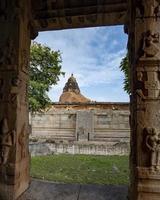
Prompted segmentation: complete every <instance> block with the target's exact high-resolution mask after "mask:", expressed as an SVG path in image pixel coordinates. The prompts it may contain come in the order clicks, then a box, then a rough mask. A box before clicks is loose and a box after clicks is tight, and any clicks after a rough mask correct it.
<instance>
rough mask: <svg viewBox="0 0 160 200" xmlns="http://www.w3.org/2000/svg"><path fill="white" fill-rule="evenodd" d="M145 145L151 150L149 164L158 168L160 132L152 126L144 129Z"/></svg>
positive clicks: (159, 167)
mask: <svg viewBox="0 0 160 200" xmlns="http://www.w3.org/2000/svg"><path fill="white" fill-rule="evenodd" d="M145 131H146V133H147V136H146V141H145V143H146V146H147V148H148V149H149V151H150V152H151V157H150V166H151V168H156V169H160V134H159V133H157V132H156V130H155V129H154V128H151V127H148V128H146V129H145Z"/></svg>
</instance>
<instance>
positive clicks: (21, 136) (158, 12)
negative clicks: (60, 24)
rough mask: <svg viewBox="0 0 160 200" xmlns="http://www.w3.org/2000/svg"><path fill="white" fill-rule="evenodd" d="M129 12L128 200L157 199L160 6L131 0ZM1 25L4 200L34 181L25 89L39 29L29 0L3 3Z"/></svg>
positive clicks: (152, 0)
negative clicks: (33, 41)
mask: <svg viewBox="0 0 160 200" xmlns="http://www.w3.org/2000/svg"><path fill="white" fill-rule="evenodd" d="M127 10H128V13H127V17H126V23H125V24H126V28H125V31H126V32H127V33H128V36H129V42H128V49H129V61H130V69H131V70H130V71H131V73H130V75H131V90H132V95H131V101H130V103H131V109H130V110H131V119H130V123H131V155H130V174H131V175H130V180H131V184H130V190H129V199H130V200H159V199H160V125H159V124H160V2H159V0H148V1H145V0H128V4H127ZM93 19H94V18H92V20H93ZM118 23H119V22H118V20H117V24H118ZM0 24H1V30H0V36H1V37H0V47H1V48H0V101H1V104H0V111H1V112H0V130H1V131H0V163H1V164H0V174H1V176H0V199H1V200H15V199H17V198H18V197H19V196H20V195H21V194H22V193H23V192H24V191H25V190H26V189H27V188H28V186H29V181H30V178H29V160H30V156H29V151H28V146H29V145H28V135H29V131H28V130H29V127H28V103H27V98H26V96H27V90H26V88H27V81H28V64H29V49H30V41H31V39H33V38H34V37H35V36H36V32H37V31H39V30H35V24H34V20H33V15H32V12H31V4H30V1H29V0H13V1H10V2H9V1H8V0H6V1H2V0H1V1H0ZM108 24H109V23H108ZM42 25H44V24H43V23H42ZM106 25H107V24H106ZM45 26H46V24H45ZM82 26H83V25H82ZM84 26H85V25H84ZM70 27H72V25H70ZM44 29H45V28H44Z"/></svg>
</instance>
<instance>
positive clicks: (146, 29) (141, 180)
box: [128, 0, 160, 200]
mask: <svg viewBox="0 0 160 200" xmlns="http://www.w3.org/2000/svg"><path fill="white" fill-rule="evenodd" d="M129 2H130V4H129V5H130V7H129V9H130V14H131V15H130V23H129V45H128V46H129V52H130V64H131V74H132V76H131V77H132V81H131V83H132V98H131V105H132V107H131V127H132V128H131V129H132V133H131V159H130V161H131V165H130V166H131V187H130V188H131V190H130V191H131V193H130V199H131V200H132V199H133V200H135V199H138V200H142V199H147V200H151V199H152V200H153V199H154V200H158V199H160V163H159V160H160V148H159V144H160V138H159V133H160V124H159V110H160V103H159V99H160V78H159V74H160V68H159V66H160V39H159V35H160V31H159V30H160V29H159V28H160V18H159V6H160V2H159V1H158V0H148V1H135V0H130V1H129ZM133 8H135V9H133ZM137 170H138V173H137Z"/></svg>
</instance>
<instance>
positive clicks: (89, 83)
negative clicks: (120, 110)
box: [36, 26, 129, 102]
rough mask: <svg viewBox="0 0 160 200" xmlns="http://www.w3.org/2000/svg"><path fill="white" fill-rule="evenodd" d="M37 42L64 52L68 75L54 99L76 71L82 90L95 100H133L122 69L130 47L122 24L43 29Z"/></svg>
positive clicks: (54, 91)
mask: <svg viewBox="0 0 160 200" xmlns="http://www.w3.org/2000/svg"><path fill="white" fill-rule="evenodd" d="M36 41H37V42H40V43H42V44H45V45H48V46H49V47H51V48H52V49H53V50H60V52H61V54H62V61H63V62H62V71H64V72H65V73H66V74H65V77H60V81H59V82H58V85H56V86H53V87H52V89H51V90H50V92H49V97H50V98H51V99H52V101H58V99H59V96H60V95H61V93H62V90H63V87H64V85H65V82H66V81H67V79H68V78H69V76H70V75H71V74H72V73H73V74H74V76H75V77H76V79H77V81H78V84H79V87H80V89H81V93H82V94H83V95H85V96H86V97H88V98H90V99H91V100H93V101H107V102H127V101H129V97H128V95H127V94H126V92H125V91H124V90H123V78H124V75H123V73H122V72H121V71H120V70H119V64H120V61H121V59H122V57H124V55H125V54H126V46H127V35H125V34H124V32H123V27H122V26H114V27H97V28H83V29H70V30H60V31H50V32H41V33H39V36H38V37H37V38H36Z"/></svg>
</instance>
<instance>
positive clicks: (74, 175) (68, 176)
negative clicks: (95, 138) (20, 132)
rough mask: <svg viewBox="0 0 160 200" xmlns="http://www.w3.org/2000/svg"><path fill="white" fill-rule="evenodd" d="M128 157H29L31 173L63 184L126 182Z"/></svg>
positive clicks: (64, 155)
mask: <svg viewBox="0 0 160 200" xmlns="http://www.w3.org/2000/svg"><path fill="white" fill-rule="evenodd" d="M128 174H129V166H128V157H127V156H94V155H93V156H92V155H66V154H62V155H51V156H37V157H32V160H31V176H32V177H34V178H39V179H45V180H50V181H54V182H63V183H82V184H90V183H92V184H128V182H129V175H128Z"/></svg>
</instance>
